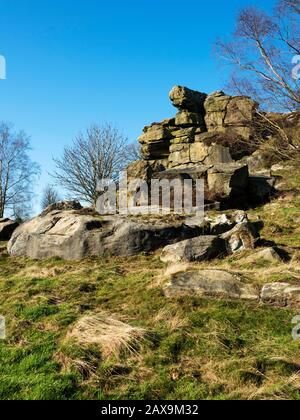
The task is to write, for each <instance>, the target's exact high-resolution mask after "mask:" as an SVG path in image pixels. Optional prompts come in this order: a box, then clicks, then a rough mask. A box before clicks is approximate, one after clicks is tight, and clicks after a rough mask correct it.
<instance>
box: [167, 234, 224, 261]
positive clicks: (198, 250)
mask: <svg viewBox="0 0 300 420" xmlns="http://www.w3.org/2000/svg"><path fill="white" fill-rule="evenodd" d="M224 255H226V243H225V241H223V240H222V239H220V238H219V237H217V236H199V237H197V238H192V239H188V240H185V241H181V242H178V243H176V244H174V245H169V246H166V247H165V248H164V249H163V251H162V254H161V258H160V259H161V261H162V262H164V263H178V262H193V261H198V262H199V261H208V260H211V259H213V258H217V257H219V256H220V257H221V256H224Z"/></svg>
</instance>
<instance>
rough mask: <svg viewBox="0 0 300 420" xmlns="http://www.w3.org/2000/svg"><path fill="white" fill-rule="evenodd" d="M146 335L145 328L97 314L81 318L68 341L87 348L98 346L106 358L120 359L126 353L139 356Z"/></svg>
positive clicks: (69, 334) (113, 317) (69, 333)
mask: <svg viewBox="0 0 300 420" xmlns="http://www.w3.org/2000/svg"><path fill="white" fill-rule="evenodd" d="M146 335H147V332H146V330H145V329H143V328H138V327H132V326H131V325H129V324H125V323H124V322H122V321H119V320H118V319H117V318H116V317H115V316H113V315H109V314H107V313H97V314H91V315H87V316H85V317H83V318H81V319H80V320H79V321H78V322H77V323H76V325H75V326H74V327H73V328H72V329H71V330H70V331H69V332H68V334H67V337H66V339H67V340H74V341H75V342H77V343H78V344H80V345H82V346H85V347H89V346H91V345H96V346H98V347H99V348H100V349H101V353H102V355H103V357H104V358H109V357H115V358H119V357H120V354H121V353H122V352H124V351H125V352H127V353H129V354H137V352H138V349H139V348H140V347H141V345H142V343H143V342H144V341H145V337H146Z"/></svg>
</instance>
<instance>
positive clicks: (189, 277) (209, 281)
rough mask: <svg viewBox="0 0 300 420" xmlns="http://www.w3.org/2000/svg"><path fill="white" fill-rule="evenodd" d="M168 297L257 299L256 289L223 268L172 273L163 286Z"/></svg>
mask: <svg viewBox="0 0 300 420" xmlns="http://www.w3.org/2000/svg"><path fill="white" fill-rule="evenodd" d="M164 294H165V296H166V297H168V298H172V297H178V296H186V295H188V296H189V295H190V296H201V297H202V296H203V297H205V296H207V297H213V298H221V299H242V300H249V301H258V300H259V294H258V292H257V290H256V289H255V288H254V287H253V286H251V285H248V284H245V283H243V281H242V278H241V277H240V276H238V275H236V274H232V273H229V272H227V271H223V270H203V271H187V272H181V273H177V274H174V275H173V276H172V277H171V281H170V283H169V284H167V285H166V286H165V287H164Z"/></svg>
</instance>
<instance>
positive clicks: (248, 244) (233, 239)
mask: <svg viewBox="0 0 300 420" xmlns="http://www.w3.org/2000/svg"><path fill="white" fill-rule="evenodd" d="M258 237H259V235H258V233H257V232H256V230H255V228H254V227H253V225H252V224H251V223H250V222H248V221H247V222H242V223H239V224H237V225H236V226H235V227H234V228H233V229H232V230H230V231H229V232H226V233H224V234H223V235H222V236H221V238H222V239H223V240H225V241H226V242H227V251H228V253H229V254H234V253H235V252H239V251H244V250H247V249H254V248H255V245H256V241H257V238H258Z"/></svg>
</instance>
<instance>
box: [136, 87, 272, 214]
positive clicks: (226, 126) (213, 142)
mask: <svg viewBox="0 0 300 420" xmlns="http://www.w3.org/2000/svg"><path fill="white" fill-rule="evenodd" d="M169 96H170V99H171V101H172V104H173V105H174V106H175V107H176V108H177V109H178V113H177V114H176V116H175V118H172V119H168V120H164V121H162V122H161V123H154V124H152V125H150V126H147V127H145V128H144V131H143V134H142V135H141V137H140V138H139V142H140V143H141V145H142V154H143V157H144V159H145V161H147V162H149V163H150V165H151V166H153V162H157V163H158V164H161V165H162V166H161V170H160V171H161V172H162V171H169V170H174V169H176V171H177V172H176V173H177V174H179V172H182V173H186V171H187V169H189V170H190V169H194V168H196V167H198V166H199V167H201V171H198V173H199V172H202V178H203V179H204V181H205V183H206V200H207V201H211V200H215V201H218V200H221V201H222V200H223V199H225V200H226V199H228V198H230V199H232V197H238V196H240V197H241V201H243V199H244V196H245V195H249V194H248V188H249V171H248V168H247V161H241V162H238V161H239V160H241V159H242V158H244V157H245V156H249V155H250V154H251V153H253V152H254V151H255V148H254V146H253V142H251V141H249V140H250V139H251V138H252V135H253V130H254V129H255V123H256V118H257V117H256V109H257V107H258V105H257V103H256V102H254V101H253V100H252V99H250V98H248V97H245V96H237V97H233V96H228V95H226V94H225V93H223V92H215V93H213V94H211V95H206V94H205V93H201V92H197V91H194V90H191V89H188V88H185V87H182V86H175V87H174V88H173V89H172V90H171V92H170V95H169ZM203 167H205V170H203ZM148 168H149V167H147V168H145V173H144V174H142V179H144V180H147V179H148V181H150V176H149V177H148V178H147V176H146V173H147V174H148V173H149V170H148ZM129 170H130V171H131V167H129ZM150 172H151V171H150ZM157 172H158V171H157ZM251 185H252V191H253V194H254V195H255V194H256V185H257V183H255V182H254V181H252V184H251ZM257 190H258V195H260V197H259V198H258V199H259V200H260V199H261V198H262V196H263V198H265V197H266V196H267V195H266V194H265V193H264V191H262V188H258V189H257ZM231 204H232V200H231ZM237 206H238V207H239V206H240V204H237Z"/></svg>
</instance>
